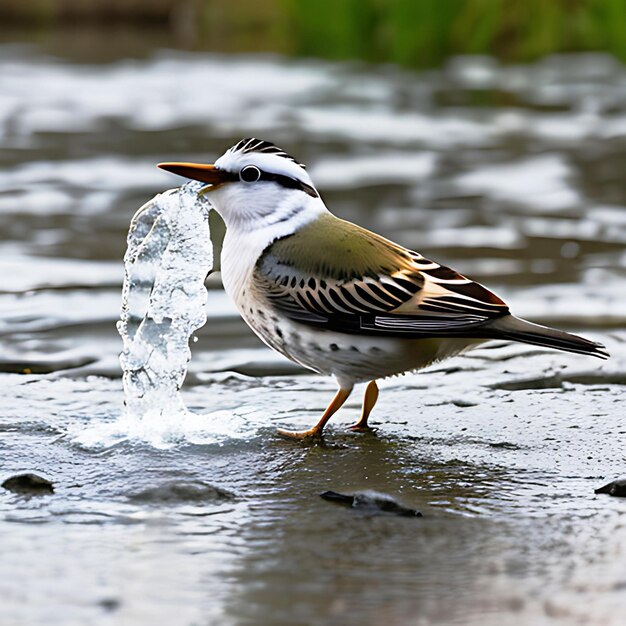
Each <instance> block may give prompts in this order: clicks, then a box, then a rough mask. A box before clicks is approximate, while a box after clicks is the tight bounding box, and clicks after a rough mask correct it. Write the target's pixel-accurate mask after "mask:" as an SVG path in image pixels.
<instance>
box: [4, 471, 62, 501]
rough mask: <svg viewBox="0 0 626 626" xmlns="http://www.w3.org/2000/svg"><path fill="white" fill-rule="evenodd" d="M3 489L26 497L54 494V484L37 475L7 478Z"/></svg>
mask: <svg viewBox="0 0 626 626" xmlns="http://www.w3.org/2000/svg"><path fill="white" fill-rule="evenodd" d="M2 487H4V488H5V489H7V490H9V491H12V492H13V493H19V494H20V495H25V496H44V495H48V494H51V493H54V486H53V485H52V483H51V482H50V481H49V480H48V479H46V478H43V477H41V476H37V474H16V475H15V476H11V477H10V478H7V479H6V480H5V481H4V482H3V483H2Z"/></svg>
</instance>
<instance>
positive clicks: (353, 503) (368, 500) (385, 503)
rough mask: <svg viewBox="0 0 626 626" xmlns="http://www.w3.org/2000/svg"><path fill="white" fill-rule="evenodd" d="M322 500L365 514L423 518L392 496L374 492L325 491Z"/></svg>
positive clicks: (321, 496)
mask: <svg viewBox="0 0 626 626" xmlns="http://www.w3.org/2000/svg"><path fill="white" fill-rule="evenodd" d="M320 498H323V499H324V500H328V501H329V502H337V503H339V504H345V505H346V506H350V507H352V508H353V509H358V510H359V511H363V512H365V513H390V514H392V515H399V516H401V517H422V514H421V513H420V512H419V511H416V510H415V509H409V508H407V507H405V506H402V505H401V504H398V503H397V502H396V501H395V500H394V499H393V498H392V497H391V496H388V495H386V494H384V493H376V492H374V491H360V492H357V493H355V494H354V495H346V494H343V493H337V492H336V491H325V492H324V493H320Z"/></svg>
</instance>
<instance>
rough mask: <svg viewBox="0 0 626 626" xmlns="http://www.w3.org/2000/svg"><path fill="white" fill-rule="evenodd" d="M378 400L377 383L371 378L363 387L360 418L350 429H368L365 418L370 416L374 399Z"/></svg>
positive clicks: (359, 430) (361, 430) (360, 430)
mask: <svg viewBox="0 0 626 626" xmlns="http://www.w3.org/2000/svg"><path fill="white" fill-rule="evenodd" d="M377 400H378V385H377V384H376V381H375V380H373V381H371V382H370V383H368V385H367V387H366V388H365V396H364V397H363V410H362V411H361V419H360V420H359V421H358V422H357V423H356V424H353V425H352V426H350V427H349V428H350V430H355V431H357V432H363V431H365V430H369V428H370V427H369V426H368V424H367V418H368V417H369V416H370V413H371V412H372V409H373V408H374V405H375V404H376V401H377Z"/></svg>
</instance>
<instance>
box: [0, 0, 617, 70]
mask: <svg viewBox="0 0 626 626" xmlns="http://www.w3.org/2000/svg"><path fill="white" fill-rule="evenodd" d="M85 24H88V25H89V26H90V27H92V28H96V29H103V30H104V29H107V28H110V27H111V26H113V25H115V26H119V25H126V26H128V25H131V26H134V27H135V28H136V29H137V31H138V33H137V36H138V37H140V36H141V27H142V26H148V25H149V26H150V27H151V28H157V29H162V30H163V31H164V32H167V33H169V35H171V37H172V41H173V42H174V45H175V46H177V47H181V48H188V49H205V50H219V51H228V52H237V51H240V52H250V51H267V52H279V53H283V54H291V55H297V56H310V57H318V58H327V59H359V60H364V61H371V62H391V63H398V64H402V65H407V66H411V67H432V66H436V65H438V64H440V63H441V62H442V61H443V60H444V59H446V58H447V57H450V56H452V55H456V54H489V55H492V56H494V57H497V58H499V59H502V60H503V61H507V62H519V61H531V60H533V59H536V58H539V57H541V56H544V55H546V54H551V53H559V52H577V51H590V50H593V51H603V52H608V53H611V54H613V55H614V56H616V57H617V58H619V59H621V60H626V0H229V1H228V2H225V1H224V0H0V30H2V29H8V28H14V27H16V26H19V27H20V29H22V30H21V32H24V29H26V30H28V29H35V30H39V31H42V30H54V29H55V28H60V27H63V28H67V27H68V25H69V26H84V25H85ZM169 45H172V43H171V42H169Z"/></svg>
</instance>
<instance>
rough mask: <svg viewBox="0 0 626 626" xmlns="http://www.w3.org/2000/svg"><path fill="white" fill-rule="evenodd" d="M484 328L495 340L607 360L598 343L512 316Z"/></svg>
mask: <svg viewBox="0 0 626 626" xmlns="http://www.w3.org/2000/svg"><path fill="white" fill-rule="evenodd" d="M486 328H489V330H490V331H493V334H492V335H491V337H493V338H497V339H510V340H511V341H521V342H522V343H530V344H533V345H535V346H545V347H546V348H556V349H557V350H563V351H565V352H576V353H578V354H588V355H590V356H595V357H598V358H600V359H608V358H609V353H608V352H607V351H606V349H605V348H604V346H603V345H602V344H600V343H595V342H594V341H590V340H589V339H584V338H583V337H578V336H577V335H570V334H569V333H566V332H563V331H562V330H556V329H554V328H548V327H547V326H539V324H532V323H531V322H527V321H526V320H522V319H520V318H518V317H515V316H514V315H505V316H503V317H499V318H497V319H495V320H493V321H492V322H489V324H488V325H487V326H486Z"/></svg>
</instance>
